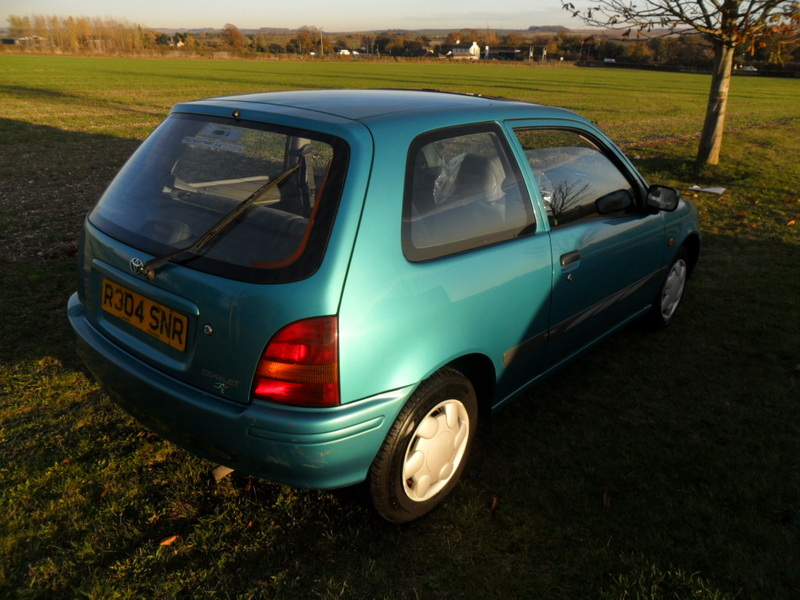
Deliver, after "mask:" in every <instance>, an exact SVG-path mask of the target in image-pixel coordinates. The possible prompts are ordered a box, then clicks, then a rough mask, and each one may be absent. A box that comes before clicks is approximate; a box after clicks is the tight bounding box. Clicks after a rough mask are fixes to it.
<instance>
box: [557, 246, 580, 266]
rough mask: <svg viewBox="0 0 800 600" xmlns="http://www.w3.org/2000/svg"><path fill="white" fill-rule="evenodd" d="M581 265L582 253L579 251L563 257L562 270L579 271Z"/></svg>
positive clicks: (568, 253)
mask: <svg viewBox="0 0 800 600" xmlns="http://www.w3.org/2000/svg"><path fill="white" fill-rule="evenodd" d="M580 264H581V253H580V252H578V251H577V250H573V251H572V252H567V253H566V254H562V255H561V270H562V271H571V270H573V269H577V268H578V267H579V266H580Z"/></svg>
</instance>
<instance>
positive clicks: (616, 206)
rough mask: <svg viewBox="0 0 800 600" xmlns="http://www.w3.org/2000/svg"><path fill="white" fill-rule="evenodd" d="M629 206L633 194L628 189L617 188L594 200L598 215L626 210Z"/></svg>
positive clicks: (631, 202)
mask: <svg viewBox="0 0 800 600" xmlns="http://www.w3.org/2000/svg"><path fill="white" fill-rule="evenodd" d="M631 206H633V196H631V193H630V192H629V191H628V190H617V191H615V192H611V193H609V194H606V195H605V196H600V197H599V198H598V199H597V200H595V201H594V208H595V210H596V211H597V214H600V215H608V214H611V213H615V212H620V211H623V210H628V209H629V208H630V207H631Z"/></svg>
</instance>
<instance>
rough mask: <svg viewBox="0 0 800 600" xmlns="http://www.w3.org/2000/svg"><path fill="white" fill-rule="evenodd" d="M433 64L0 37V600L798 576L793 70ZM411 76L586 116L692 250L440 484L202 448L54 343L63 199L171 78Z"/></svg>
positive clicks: (78, 189)
mask: <svg viewBox="0 0 800 600" xmlns="http://www.w3.org/2000/svg"><path fill="white" fill-rule="evenodd" d="M708 85H709V78H708V77H707V76H702V75H689V74H663V73H661V74H660V73H650V72H637V71H625V70H604V69H579V68H569V67H563V68H531V67H521V66H504V65H486V64H480V65H467V64H451V63H399V62H398V63H395V62H386V63H366V62H365V63H358V62H335V61H331V62H310V61H309V62H267V61H264V62H243V61H219V62H212V61H178V60H134V59H106V58H70V57H60V58H52V57H33V56H30V57H29V56H14V55H3V54H0V106H1V107H2V111H1V112H0V336H1V337H2V340H3V342H4V343H3V344H2V345H0V515H2V516H0V598H42V599H45V598H46V599H52V598H91V599H101V598H103V599H105V598H358V599H362V598H379V599H412V598H413V599H416V598H423V599H436V598H524V599H529V598H530V599H539V598H541V599H569V600H572V599H576V600H594V599H601V600H611V599H614V600H623V599H635V598H636V599H648V600H662V599H664V600H666V599H686V600H688V599H693V600H698V599H700V600H711V599H715V600H718V599H726V600H733V599H758V600H761V599H776V600H777V599H786V598H791V597H796V595H797V593H798V592H797V590H798V589H800V509H799V507H800V385H798V380H800V301H799V299H800V224H798V221H800V161H798V157H800V102H798V98H800V81H797V80H779V79H767V78H755V77H753V78H750V77H748V78H744V77H743V78H737V79H735V80H734V82H733V88H732V92H731V104H730V110H729V118H728V125H729V129H728V132H727V134H726V137H725V141H724V148H723V164H722V165H721V166H719V167H716V168H710V169H705V170H702V171H698V170H697V169H696V167H695V166H694V165H693V163H692V158H693V155H694V153H695V150H696V145H697V139H698V131H699V129H700V126H701V122H702V116H703V111H704V107H705V99H706V93H707V88H708ZM320 87H321V88H330V87H413V88H439V89H444V90H452V91H461V92H473V93H480V94H491V95H502V96H508V97H514V98H521V99H525V100H533V101H538V102H544V103H548V104H558V105H562V106H566V107H568V108H573V109H576V110H578V111H579V112H582V113H583V114H585V115H587V116H589V117H590V118H592V119H594V120H597V121H598V122H599V123H600V124H601V126H603V128H604V129H605V130H606V131H608V132H609V133H610V134H611V135H612V137H614V138H615V139H617V140H618V141H619V142H620V144H621V146H622V147H623V148H624V149H625V150H626V151H627V152H628V153H629V154H630V155H631V156H635V157H636V160H635V162H636V163H637V164H638V166H639V167H640V168H641V170H642V171H643V172H644V173H645V174H646V176H647V177H648V178H649V179H650V180H651V181H654V182H655V181H659V182H662V183H667V184H671V185H676V186H678V187H680V188H681V189H683V190H684V191H685V193H688V194H690V195H694V194H693V193H692V192H690V191H689V187H690V186H692V185H695V184H697V185H700V186H711V185H715V186H724V187H725V188H726V189H727V191H726V193H725V194H723V195H722V196H718V195H713V194H702V193H698V194H696V196H697V197H696V198H695V199H694V201H695V202H696V204H697V205H698V207H699V209H700V213H701V217H702V226H703V230H704V253H703V255H702V257H701V263H700V266H699V268H698V270H697V272H696V277H695V278H694V279H693V280H692V281H691V282H690V287H689V289H688V294H687V297H686V299H685V304H684V305H683V306H682V309H681V311H682V312H681V314H680V315H679V316H678V318H677V320H676V322H675V323H674V324H673V325H672V326H671V327H670V328H669V329H667V330H666V331H664V332H660V333H657V334H644V333H642V332H640V331H639V330H637V329H635V328H632V329H630V330H626V331H623V332H621V333H620V334H618V335H616V336H614V337H613V338H611V339H609V340H608V341H607V342H605V343H604V344H602V345H601V346H599V347H597V348H595V349H594V350H593V351H591V352H589V353H587V354H586V355H585V356H584V357H582V358H581V359H580V360H579V361H577V362H575V363H574V364H573V365H572V366H570V367H568V368H567V369H565V370H563V371H562V372H561V373H560V374H559V375H557V376H555V377H553V378H551V379H550V380H548V381H547V382H545V383H544V384H543V385H540V386H539V387H537V388H536V389H535V390H534V392H533V393H532V394H531V395H530V397H528V398H524V399H521V400H520V401H518V402H517V403H515V404H513V405H511V406H509V407H508V408H507V409H504V410H503V411H501V412H499V413H498V414H497V415H495V416H494V417H493V418H492V419H491V420H489V421H488V422H485V423H484V427H483V429H482V431H481V432H480V435H479V438H478V445H477V448H476V451H475V453H474V454H473V457H472V462H471V465H470V468H469V470H468V472H467V474H466V477H465V480H464V481H463V483H462V484H461V485H460V486H459V487H458V488H457V489H456V491H455V493H454V494H453V496H452V497H451V499H449V500H448V501H447V502H446V503H445V504H444V505H443V506H442V507H441V508H440V509H438V510H437V511H436V512H434V513H433V514H431V515H430V516H429V517H427V518H425V519H423V520H422V521H420V522H417V523H414V524H411V525H408V526H405V527H397V526H391V525H388V524H386V523H384V522H382V521H380V520H379V519H377V518H376V517H375V516H374V515H373V513H372V512H371V511H370V509H369V508H368V507H367V506H366V504H365V503H364V501H363V500H362V498H361V495H360V493H359V490H343V491H337V492H315V491H306V490H297V489H292V488H288V487H284V486H279V485H275V484H271V483H269V482H265V481H262V480H253V479H250V478H247V477H244V476H234V477H232V478H229V479H226V480H223V481H222V482H221V483H220V484H216V485H215V484H211V483H209V480H208V476H207V472H208V470H209V468H210V467H211V466H213V465H210V464H208V463H206V462H204V461H202V460H200V459H197V458H194V457H193V456H191V455H189V454H187V453H186V452H184V451H182V450H180V449H178V448H176V447H175V446H172V445H171V444H169V443H167V442H164V441H163V440H161V439H160V438H158V437H157V436H155V435H153V434H150V433H149V432H147V431H146V430H143V429H142V428H141V427H140V426H139V425H138V424H137V423H136V422H134V421H133V420H132V419H130V418H129V417H128V416H127V415H126V414H125V413H123V412H122V411H121V410H119V409H118V408H116V406H115V405H113V404H112V403H111V402H110V401H109V400H108V399H107V398H106V397H105V396H104V394H103V393H102V391H101V390H100V389H99V388H98V387H97V385H96V384H95V383H94V382H93V381H92V380H91V379H90V378H89V377H88V376H87V375H86V374H85V372H84V371H83V370H82V368H81V365H80V363H79V361H78V359H77V357H76V356H75V353H74V349H73V345H72V339H71V334H70V332H69V329H68V325H67V322H66V316H65V305H66V301H67V298H68V296H69V294H70V293H71V292H72V290H73V288H74V284H73V278H74V262H75V252H76V243H77V238H78V235H79V231H80V225H81V220H82V218H83V215H84V214H85V213H86V211H87V210H88V209H89V207H90V206H91V205H92V203H93V202H94V201H95V199H96V198H97V197H98V196H99V194H100V193H101V192H102V190H103V188H104V187H105V185H107V184H108V182H109V181H110V179H111V177H112V176H113V175H114V173H115V171H116V170H117V169H118V168H119V167H120V166H121V164H122V163H123V162H124V160H125V158H126V157H127V156H128V155H129V154H130V153H131V152H132V150H133V149H134V148H135V147H136V146H137V144H138V143H139V142H140V141H141V139H142V138H143V137H144V136H145V135H147V133H148V132H149V131H150V130H151V129H152V128H153V127H154V126H155V125H156V124H157V123H158V122H159V121H160V120H161V119H162V118H163V117H164V115H165V114H166V112H167V110H168V109H169V107H170V106H171V105H172V104H174V103H175V102H178V101H181V100H186V99H194V98H200V97H208V96H214V95H220V94H226V93H234V92H236V93H239V92H250V91H263V90H278V89H298V88H320Z"/></svg>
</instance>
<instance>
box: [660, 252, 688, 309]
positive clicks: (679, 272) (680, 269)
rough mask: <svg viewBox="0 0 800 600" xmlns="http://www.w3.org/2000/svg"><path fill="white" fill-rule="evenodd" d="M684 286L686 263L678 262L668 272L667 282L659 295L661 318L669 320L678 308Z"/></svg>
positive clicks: (683, 261)
mask: <svg viewBox="0 0 800 600" xmlns="http://www.w3.org/2000/svg"><path fill="white" fill-rule="evenodd" d="M685 285H686V261H685V260H679V261H677V262H676V263H675V264H674V265H672V268H671V269H670V270H669V275H667V281H666V283H665V284H664V292H663V294H662V295H661V316H662V317H664V318H665V319H669V318H670V317H671V316H672V314H673V313H674V312H675V309H676V308H678V303H679V302H680V301H681V296H683V288H684V286H685Z"/></svg>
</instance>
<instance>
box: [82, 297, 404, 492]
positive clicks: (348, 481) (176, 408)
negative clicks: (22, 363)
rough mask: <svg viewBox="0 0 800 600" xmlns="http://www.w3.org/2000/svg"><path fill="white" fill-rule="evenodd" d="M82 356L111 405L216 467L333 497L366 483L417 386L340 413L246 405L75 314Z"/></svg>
mask: <svg viewBox="0 0 800 600" xmlns="http://www.w3.org/2000/svg"><path fill="white" fill-rule="evenodd" d="M67 313H68V316H69V321H70V324H71V325H72V328H73V330H74V331H75V334H76V337H77V348H78V353H79V354H80V356H81V358H82V359H83V361H84V363H85V364H86V366H87V367H88V368H89V370H90V371H91V372H92V374H93V375H94V376H95V377H96V378H97V380H98V381H99V382H100V383H101V384H102V385H103V387H104V388H105V390H106V391H107V392H108V394H109V395H110V396H111V398H112V399H113V400H114V401H115V402H116V403H117V404H119V405H120V406H121V407H122V408H123V409H125V410H126V411H127V412H128V413H130V414H131V415H132V416H133V417H134V418H136V419H137V420H138V421H140V422H141V423H142V424H143V425H145V426H147V427H148V428H149V429H152V430H153V431H155V432H156V433H158V434H159V435H161V436H163V437H165V438H166V439H168V440H170V441H172V442H174V443H175V444H177V445H179V446H182V447H184V448H186V449H187V450H189V451H191V452H193V453H194V454H197V455H198V456H202V457H204V458H207V459H209V460H212V461H214V462H216V463H219V464H223V465H225V466H227V467H231V468H233V469H236V470H240V471H243V472H245V473H249V474H251V475H256V476H258V477H263V478H264V479H269V480H271V481H276V482H279V483H285V484H288V485H293V486H298V487H308V488H316V489H331V488H337V487H344V486H348V485H353V484H356V483H359V482H361V481H363V480H364V479H366V476H367V473H368V471H369V467H370V465H371V464H372V461H373V459H374V458H375V455H376V454H377V452H378V449H379V448H380V445H381V443H382V442H383V440H384V438H385V437H386V434H387V432H388V430H389V428H390V427H391V426H392V423H393V422H394V420H395V418H396V417H397V414H398V413H399V412H400V409H401V408H402V407H403V405H404V404H405V402H406V400H407V399H408V397H409V396H410V394H411V393H412V392H413V386H409V387H406V388H402V389H399V390H394V391H392V392H387V393H384V394H379V395H377V396H373V397H370V398H367V399H364V400H360V401H357V402H352V403H349V404H345V405H342V406H338V407H335V408H317V409H308V408H296V407H289V406H281V405H273V404H267V403H262V402H258V401H255V402H253V403H251V404H240V403H237V402H233V401H229V400H225V399H222V398H219V397H216V396H213V395H210V394H207V393H205V392H203V391H202V390H199V389H197V388H194V387H192V386H189V385H187V384H185V383H183V382H180V381H178V380H176V379H174V378H172V377H169V376H168V375H165V374H164V373H162V372H161V371H158V370H156V369H154V368H153V367H151V366H149V365H147V364H145V363H143V362H141V361H140V360H138V359H136V358H134V357H133V356H131V355H130V354H128V353H126V352H124V351H123V350H121V349H120V348H119V347H117V346H116V345H114V344H113V343H112V342H111V341H109V340H108V339H107V338H106V337H105V336H103V335H102V334H101V333H99V332H98V331H97V330H96V329H95V328H94V327H92V325H91V323H89V321H88V320H87V319H86V313H85V310H84V308H83V305H82V304H81V303H80V301H79V300H78V297H77V294H73V296H72V297H71V298H70V300H69V304H68V307H67Z"/></svg>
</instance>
